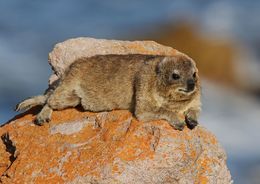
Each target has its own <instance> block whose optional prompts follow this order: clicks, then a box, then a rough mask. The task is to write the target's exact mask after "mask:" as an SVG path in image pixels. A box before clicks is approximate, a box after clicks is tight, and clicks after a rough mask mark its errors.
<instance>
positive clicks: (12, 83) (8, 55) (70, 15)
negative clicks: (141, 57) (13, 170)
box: [0, 0, 260, 184]
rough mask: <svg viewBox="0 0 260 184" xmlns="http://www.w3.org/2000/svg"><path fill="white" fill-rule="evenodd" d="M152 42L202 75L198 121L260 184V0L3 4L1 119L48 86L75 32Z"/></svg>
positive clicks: (236, 172)
mask: <svg viewBox="0 0 260 184" xmlns="http://www.w3.org/2000/svg"><path fill="white" fill-rule="evenodd" d="M82 36H87V37H95V38H106V39H124V40H136V39H138V40H155V41H157V42H159V43H161V44H165V45H168V46H172V47H174V48H176V49H178V50H180V51H182V52H185V53H187V54H188V55H190V56H191V57H192V58H193V59H194V60H195V61H196V62H197V65H198V68H199V71H200V75H201V76H202V79H203V81H202V88H203V90H202V101H203V111H202V115H201V118H200V122H201V124H203V125H204V126H205V127H206V128H207V129H209V130H210V131H212V132H213V133H214V134H215V135H216V136H217V138H218V140H219V141H220V142H221V144H222V145H223V147H224V148H225V150H226V152H227V155H228V161H227V163H228V167H229V169H230V170H231V174H232V177H233V179H234V181H235V183H238V184H244V183H260V143H259V141H260V1H258V0H248V1H243V0H225V1H224V0H197V1H193V0H161V1H159V0H157V1H156V0H142V1H140V0H131V1H126V0H106V1H102V0H81V1H80V0H76V1H69V0H63V1H61V0H57V1H51V0H45V1H35V0H27V1H19V0H12V1H0V123H4V122H6V121H8V120H9V119H10V118H12V117H13V116H14V115H15V114H16V113H15V112H14V111H13V108H14V107H15V105H16V103H17V102H19V101H21V100H22V99H24V98H26V97H29V96H33V95H38V94H41V93H43V91H44V90H45V89H46V88H47V86H48V82H47V81H48V78H49V76H50V74H51V68H50V66H49V65H48V62H47V57H48V53H49V52H50V51H51V50H52V48H53V46H54V44H56V43H57V42H61V41H64V40H66V39H68V38H73V37H82Z"/></svg>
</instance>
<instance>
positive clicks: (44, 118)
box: [35, 105, 52, 125]
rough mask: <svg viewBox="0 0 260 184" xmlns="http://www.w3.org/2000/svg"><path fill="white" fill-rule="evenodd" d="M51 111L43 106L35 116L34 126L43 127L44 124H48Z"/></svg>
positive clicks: (46, 106)
mask: <svg viewBox="0 0 260 184" xmlns="http://www.w3.org/2000/svg"><path fill="white" fill-rule="evenodd" d="M51 114H52V109H51V108H50V107H49V106H48V105H45V106H44V107H43V109H42V110H41V112H40V113H39V114H38V115H37V116H36V119H35V124H37V125H43V124H44V123H45V122H49V121H50V120H51Z"/></svg>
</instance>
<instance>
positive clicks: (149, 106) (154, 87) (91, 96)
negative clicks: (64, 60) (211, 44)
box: [17, 54, 200, 129]
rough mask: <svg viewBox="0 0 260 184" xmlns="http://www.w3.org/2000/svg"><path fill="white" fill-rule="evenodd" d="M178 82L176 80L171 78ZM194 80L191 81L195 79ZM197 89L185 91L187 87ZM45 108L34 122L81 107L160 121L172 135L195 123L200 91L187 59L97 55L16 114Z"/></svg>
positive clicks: (73, 67)
mask: <svg viewBox="0 0 260 184" xmlns="http://www.w3.org/2000/svg"><path fill="white" fill-rule="evenodd" d="M176 72H177V73H178V74H179V76H180V79H177V80H174V79H173V78H172V74H173V73H176ZM195 72H196V76H195V77H194V76H193V75H194V73H195ZM188 80H192V81H194V82H195V88H194V90H191V91H186V90H187V81H188ZM35 105H43V106H44V107H43V109H42V111H41V112H40V113H39V114H38V115H37V117H36V121H37V122H38V123H39V124H41V123H43V122H45V121H49V120H50V119H51V113H52V110H61V109H65V108H68V107H75V106H77V105H82V107H83V108H84V110H86V111H94V112H99V111H110V110H113V109H128V110H130V111H132V112H133V113H134V114H135V116H136V117H137V118H138V119H139V120H142V121H149V120H154V119H164V120H167V121H169V123H170V124H171V125H172V126H174V127H175V128H176V129H182V128H183V126H184V125H185V122H183V121H181V120H179V118H178V115H177V114H178V113H183V114H185V115H186V122H187V123H188V124H192V123H194V122H195V126H196V122H197V117H198V113H199V111H200V87H199V80H198V75H197V68H196V66H195V63H194V62H193V61H192V59H190V58H189V57H188V56H186V55H184V54H179V55H178V56H148V55H135V54H134V55H99V56H94V57H91V58H80V59H78V60H77V61H75V62H74V63H73V64H72V65H71V66H70V68H69V69H68V70H67V72H66V73H65V74H64V76H63V77H62V78H61V79H60V82H59V83H58V84H57V85H56V87H55V88H54V89H52V90H48V91H47V93H46V94H45V95H41V96H37V97H33V98H29V99H27V100H25V101H23V102H21V103H20V104H18V106H17V110H25V109H29V108H31V107H33V106H35Z"/></svg>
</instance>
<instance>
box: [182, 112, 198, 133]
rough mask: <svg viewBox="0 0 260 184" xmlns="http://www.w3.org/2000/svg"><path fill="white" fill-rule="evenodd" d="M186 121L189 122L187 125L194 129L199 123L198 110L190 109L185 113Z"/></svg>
mask: <svg viewBox="0 0 260 184" xmlns="http://www.w3.org/2000/svg"><path fill="white" fill-rule="evenodd" d="M185 122H186V124H187V127H188V128H189V129H193V128H195V127H196V126H197V125H198V121H197V111H195V110H189V111H188V112H187V113H186V114H185Z"/></svg>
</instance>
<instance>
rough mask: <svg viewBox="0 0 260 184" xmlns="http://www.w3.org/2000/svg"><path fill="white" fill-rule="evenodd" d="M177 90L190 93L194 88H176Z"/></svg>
mask: <svg viewBox="0 0 260 184" xmlns="http://www.w3.org/2000/svg"><path fill="white" fill-rule="evenodd" d="M178 91H179V92H181V93H184V94H190V93H192V92H193V91H194V89H186V88H178Z"/></svg>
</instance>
